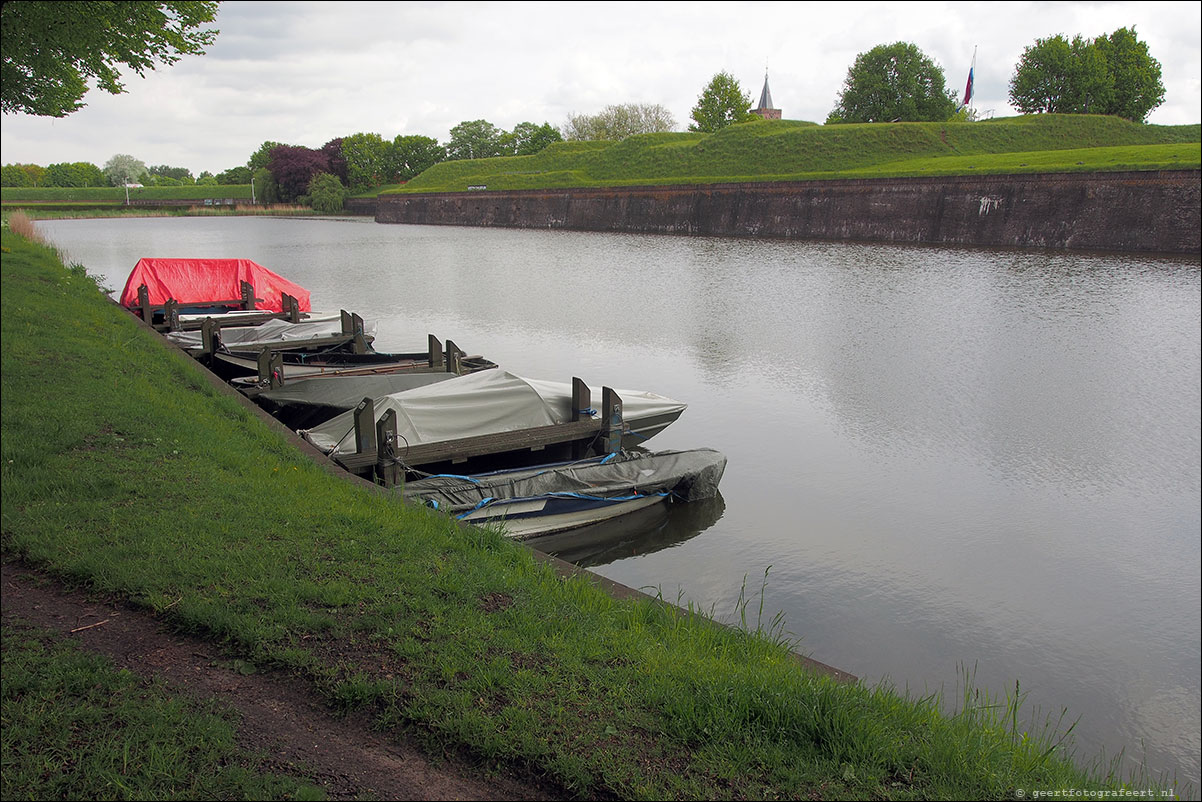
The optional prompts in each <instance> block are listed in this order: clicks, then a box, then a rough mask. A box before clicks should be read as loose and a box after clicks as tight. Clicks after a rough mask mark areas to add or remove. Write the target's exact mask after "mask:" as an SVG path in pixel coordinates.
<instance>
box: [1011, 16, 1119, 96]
mask: <svg viewBox="0 0 1202 802" xmlns="http://www.w3.org/2000/svg"><path fill="white" fill-rule="evenodd" d="M1111 91H1112V90H1111V81H1110V79H1109V77H1108V76H1107V70H1106V63H1105V59H1104V57H1103V56H1102V53H1101V52H1100V51H1099V50H1098V48H1097V46H1096V45H1095V44H1094V43H1093V42H1090V41H1087V40H1085V39H1082V38H1081V37H1080V36H1076V37H1074V38H1073V39H1072V41H1069V40H1068V39H1066V38H1065V37H1063V36H1060V35H1056V36H1049V37H1048V38H1046V39H1036V40H1035V44H1033V45H1031V46H1030V47H1027V48H1026V49H1024V50H1023V54H1022V56H1021V57H1020V58H1019V61H1018V66H1017V67H1016V68H1015V70H1014V75H1013V76H1012V77H1011V78H1010V102H1011V103H1013V104H1014V107H1015V108H1016V109H1018V110H1019V111H1021V112H1022V113H1023V114H1039V113H1042V112H1047V113H1050V114H1088V113H1090V112H1094V113H1098V114H1103V113H1105V112H1103V111H1101V109H1103V108H1105V107H1106V106H1108V105H1109V103H1110V100H1111V98H1110V94H1111Z"/></svg>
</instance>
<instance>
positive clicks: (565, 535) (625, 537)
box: [526, 493, 726, 568]
mask: <svg viewBox="0 0 1202 802" xmlns="http://www.w3.org/2000/svg"><path fill="white" fill-rule="evenodd" d="M725 510H726V502H725V501H723V499H722V494H721V493H719V494H718V495H716V496H714V497H713V498H708V499H704V500H702V501H694V502H691V503H689V504H656V505H655V506H652V507H647V508H646V509H642V510H638V511H636V512H633V513H631V514H630V515H623V516H622V517H620V518H614V519H612V520H609V521H602V522H601V523H597V524H593V525H591V526H585V527H581V528H579V529H573V530H571V531H568V532H559V533H556V534H552V535H546V536H544V537H540V538H534V539H531V540H528V541H526V542H527V543H528V544H529V545H530V546H531V547H532V548H535V549H538V550H539V551H541V552H543V553H545V554H553V555H555V556H556V557H559V558H560V559H561V560H566V561H568V562H570V563H575V564H576V565H579V566H580V567H582V568H595V567H599V566H602V565H608V564H610V563H612V562H615V561H617V560H625V559H629V558H632V557H641V556H644V555H648V554H654V553H656V552H658V551H663V550H664V549H670V548H673V547H675V546H679V545H680V544H682V543H684V542H685V541H687V540H689V539H690V538H694V537H696V536H697V535H699V534H701V533H702V532H704V531H705V530H707V529H709V528H710V527H712V526H713V525H714V524H716V523H717V522H718V521H719V520H720V519H721V518H722V513H723V512H725Z"/></svg>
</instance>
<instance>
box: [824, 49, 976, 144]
mask: <svg viewBox="0 0 1202 802" xmlns="http://www.w3.org/2000/svg"><path fill="white" fill-rule="evenodd" d="M955 112H956V95H955V93H954V92H948V91H947V89H946V88H945V81H944V76H943V70H942V69H940V68H939V66H938V65H937V64H935V62H934V61H932V60H931V59H930V58H928V57H927V56H926V54H924V53H923V52H922V51H921V50H919V49H918V47H917V46H915V45H913V44H910V43H909V42H895V43H893V44H890V45H877V46H876V47H874V48H872V49H871V50H869V51H867V52H865V53H861V54H860V55H858V56H856V60H855V62H854V63H853V64H852V66H851V68H850V69H848V71H847V77H846V78H845V79H844V80H843V88H842V89H841V90H840V92H839V99H838V101H837V102H836V104H835V108H834V109H833V110H832V111H831V113H830V114H829V115H828V116H827V118H826V122H827V124H828V125H829V124H832V123H879V122H892V121H901V122H943V121H944V120H947V119H949V118H950V117H951V116H952V115H953V114H955Z"/></svg>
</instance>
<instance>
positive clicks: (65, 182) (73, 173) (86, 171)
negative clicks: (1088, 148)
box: [43, 162, 105, 187]
mask: <svg viewBox="0 0 1202 802" xmlns="http://www.w3.org/2000/svg"><path fill="white" fill-rule="evenodd" d="M43 185H44V186H48V187H102V186H104V185H105V178H104V173H102V172H101V171H100V168H99V167H97V166H96V165H94V164H89V163H88V162H71V163H68V162H62V163H60V164H51V165H50V166H48V167H47V168H46V172H45V175H44V177H43Z"/></svg>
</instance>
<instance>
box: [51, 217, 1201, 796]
mask: <svg viewBox="0 0 1202 802" xmlns="http://www.w3.org/2000/svg"><path fill="white" fill-rule="evenodd" d="M39 227H40V228H41V229H42V230H43V231H44V232H45V233H46V234H47V235H48V236H49V238H50V239H51V240H52V241H54V242H55V243H57V244H58V245H60V246H61V247H62V248H64V249H65V250H66V251H67V252H68V253H69V254H70V255H71V256H72V257H73V258H74V259H75V260H77V261H80V262H82V263H83V264H85V265H86V266H87V267H88V269H89V271H90V272H92V273H94V274H97V275H101V276H103V277H105V278H106V280H107V283H108V286H109V287H111V288H113V289H116V290H120V289H121V287H122V286H123V285H124V282H125V278H126V276H127V275H128V273H129V271H130V269H131V268H132V267H133V265H134V263H135V262H136V261H137V260H138V258H140V257H143V256H160V257H243V258H250V259H254V260H256V261H258V262H260V263H261V264H263V265H265V266H266V267H269V268H271V269H273V270H275V271H277V272H279V273H281V274H283V275H284V276H286V277H288V278H290V279H293V280H295V281H297V282H298V283H300V284H302V285H303V286H305V287H307V288H308V289H309V290H310V291H311V292H312V294H313V305H314V308H315V309H337V308H345V309H350V310H352V311H357V312H359V313H360V314H362V315H363V317H364V318H365V319H375V320H376V321H377V322H378V327H379V328H378V334H377V341H376V345H377V347H378V348H380V349H381V350H403V351H408V350H422V349H424V347H425V338H426V334H427V333H433V334H436V335H438V336H439V337H441V338H444V339H445V338H448V337H449V338H451V339H453V340H455V342H456V343H457V344H459V345H460V346H461V347H462V348H464V349H465V350H467V351H468V352H470V353H480V354H483V355H485V356H487V357H489V358H491V359H493V360H495V361H496V362H498V363H500V364H501V365H502V367H504V368H506V369H508V370H511V371H513V372H515V373H518V374H522V375H527V376H531V377H536V378H545V379H557V380H565V381H566V380H568V379H570V378H571V377H572V376H573V375H578V376H581V377H582V378H584V379H585V380H586V381H588V382H589V383H590V385H591V386H593V387H594V388H599V387H600V386H602V385H603V384H608V385H610V386H613V387H617V388H628V389H645V390H651V391H654V392H658V393H661V394H664V395H668V396H671V397H673V398H677V399H679V400H682V401H686V402H688V403H689V405H690V406H689V409H688V410H687V411H686V412H685V414H684V415H683V417H682V418H681V419H680V420H679V421H678V422H677V423H675V424H674V425H673V426H672V427H670V428H669V429H668V430H666V431H665V432H663V433H662V434H661V435H659V436H658V437H657V438H656V439H655V440H654V441H653V442H652V445H653V446H655V447H657V448H691V447H700V446H708V447H713V448H718V449H720V450H722V451H723V452H725V453H726V454H727V456H728V457H729V460H730V462H729V465H728V468H727V472H726V476H725V478H724V480H723V485H722V499H721V501H720V502H718V503H715V504H709V505H704V506H699V507H697V508H693V509H690V508H687V507H682V508H680V509H679V510H677V511H675V512H674V513H673V514H672V516H671V517H670V518H669V519H668V520H667V521H663V520H659V521H651V522H648V523H646V524H645V526H644V529H643V530H641V531H640V532H637V533H635V534H634V535H632V536H630V537H628V538H626V541H627V542H625V543H622V544H620V545H617V546H614V545H610V546H609V547H608V548H607V549H604V550H602V549H598V548H592V549H588V548H585V549H578V550H577V551H575V552H573V553H571V554H570V555H568V556H571V557H574V558H576V559H578V560H580V561H582V562H583V563H585V564H588V565H590V566H591V567H592V568H593V570H595V571H597V572H598V573H601V574H603V575H605V576H608V577H611V578H613V579H615V580H618V581H619V582H623V583H625V584H627V585H631V586H634V587H641V588H644V589H648V590H651V591H656V590H658V591H661V592H662V593H663V595H664V597H665V598H668V599H669V600H677V599H678V598H679V599H680V600H681V601H683V602H689V601H691V602H693V603H694V604H697V605H699V606H701V607H702V608H704V609H706V610H709V609H712V610H713V611H714V613H715V615H716V616H717V617H719V618H722V619H723V620H727V621H731V620H734V617H735V616H736V609H737V601H738V598H739V594H740V590H741V589H742V588H743V587H744V586H746V588H747V591H748V593H749V594H751V595H752V597H753V603H752V605H751V607H750V610H749V614H750V616H751V618H752V619H753V620H752V623H753V624H754V617H755V615H756V613H757V610H758V607H759V600H760V592H761V587H763V588H764V590H763V594H764V595H763V602H764V610H765V613H764V623H765V624H767V623H768V621H769V619H771V617H772V616H773V615H774V614H775V613H776V612H777V611H779V612H780V613H781V614H782V615H783V619H784V622H785V626H786V628H787V630H788V631H789V632H790V633H792V634H793V635H795V636H796V637H797V638H799V639H800V647H799V649H800V651H803V652H805V653H807V654H810V655H811V656H813V657H814V658H816V659H818V660H821V661H823V662H826V663H829V664H831V665H835V666H838V667H839V668H842V669H844V670H846V671H849V672H852V673H854V674H857V675H859V676H861V677H863V678H865V679H866V680H868V681H870V682H876V681H879V680H881V679H887V680H889V681H890V682H892V683H893V684H894V685H896V686H898V687H902V688H909V689H910V690H911V691H914V692H926V691H928V690H935V689H938V688H941V687H942V688H944V689H945V690H947V691H948V692H949V694H951V695H953V696H954V695H955V694H956V690H957V688H958V686H959V683H960V678H961V673H962V671H964V670H968V671H975V681H976V683H977V684H978V685H981V686H984V687H986V688H988V689H990V690H991V691H993V692H995V693H1005V691H1006V690H1007V689H1009V690H1011V691H1012V690H1013V688H1014V682H1015V680H1019V681H1021V687H1022V690H1023V692H1025V693H1028V694H1029V701H1030V704H1031V705H1032V706H1034V707H1038V709H1039V711H1040V716H1041V719H1042V717H1043V716H1046V715H1049V714H1050V715H1052V716H1053V717H1055V716H1058V715H1059V713H1060V710H1061V708H1062V707H1067V708H1068V709H1069V711H1070V719H1071V718H1074V717H1079V718H1080V723H1079V724H1078V726H1077V730H1076V741H1075V742H1076V745H1077V752H1078V754H1079V755H1080V756H1082V757H1084V758H1090V757H1094V756H1097V755H1098V754H1099V753H1100V752H1101V751H1102V750H1105V752H1106V754H1107V755H1108V756H1109V755H1112V754H1114V753H1117V752H1118V750H1120V749H1125V750H1126V753H1127V755H1128V756H1129V757H1130V758H1132V759H1134V760H1139V759H1144V758H1146V761H1147V763H1148V765H1149V767H1151V768H1152V769H1153V770H1154V771H1157V772H1160V771H1167V772H1169V773H1170V774H1172V773H1175V775H1176V777H1177V779H1178V781H1180V782H1182V783H1186V782H1189V783H1193V784H1194V787H1195V790H1194V792H1195V793H1197V786H1198V778H1199V750H1200V745H1199V730H1200V728H1202V723H1200V715H1199V705H1200V693H1199V675H1200V673H1202V667H1200V660H1199V654H1200V651H1202V643H1200V636H1199V609H1200V606H1202V605H1200V598H1199V596H1200V586H1202V580H1200V577H1199V565H1200V558H1199V529H1200V514H1199V460H1200V458H1199V428H1200V426H1199V420H1200V412H1199V409H1200V405H1199V364H1200V355H1199V340H1200V337H1199V325H1200V323H1199V265H1198V263H1197V262H1196V261H1194V260H1184V261H1181V260H1161V259H1152V258H1141V257H1130V256H1110V255H1108V256H1097V255H1079V254H1073V255H1064V254H1052V253H1043V252H1021V251H1005V252H993V251H970V250H951V249H935V248H913V247H890V246H871V245H839V244H815V243H790V242H758V241H752V240H742V239H690V238H676V237H649V236H628V235H607V234H585V233H564V232H543V231H509V230H488V229H465V228H443V227H421V226H383V225H377V224H375V223H372V222H370V221H363V220H357V221H349V220H304V221H303V220H271V219H267V220H263V219H249V218H246V219H166V220H119V221H109V220H105V221H63V222H43V223H40V224H39ZM765 576H766V579H765Z"/></svg>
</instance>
